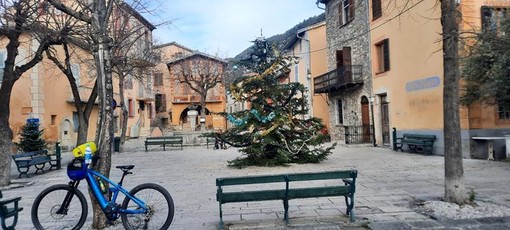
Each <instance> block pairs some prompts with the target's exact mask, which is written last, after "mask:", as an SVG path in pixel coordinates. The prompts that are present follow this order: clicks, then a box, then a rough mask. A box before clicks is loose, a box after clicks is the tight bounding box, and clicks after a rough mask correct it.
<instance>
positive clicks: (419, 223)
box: [408, 220, 441, 229]
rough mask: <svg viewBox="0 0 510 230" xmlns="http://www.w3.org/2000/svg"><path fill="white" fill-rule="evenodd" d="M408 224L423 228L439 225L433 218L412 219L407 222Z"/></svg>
mask: <svg viewBox="0 0 510 230" xmlns="http://www.w3.org/2000/svg"><path fill="white" fill-rule="evenodd" d="M408 224H409V225H411V226H412V227H415V228H425V229H431V228H435V227H441V225H440V224H439V223H437V222H436V221H433V220H424V221H412V222H408Z"/></svg>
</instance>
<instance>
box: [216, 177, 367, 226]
mask: <svg viewBox="0 0 510 230" xmlns="http://www.w3.org/2000/svg"><path fill="white" fill-rule="evenodd" d="M357 175H358V172H357V171H356V170H345V171H330V172H319V173H296V174H282V175H265V176H246V177H227V178H217V179H216V186H217V193H216V200H217V201H218V202H219V206H220V224H219V227H220V229H223V211H222V204H225V203H234V202H251V201H266V200H282V201H283V208H284V210H285V215H284V219H285V223H286V224H288V222H289V214H288V211H289V200H291V199H301V198H313V197H330V196H343V197H345V203H346V206H347V211H346V214H347V215H348V216H349V217H350V219H351V221H354V211H353V207H354V192H355V191H356V185H355V184H356V177H357ZM314 180H337V181H335V182H332V185H328V186H326V185H324V183H321V185H317V184H313V185H312V186H305V187H303V185H307V184H305V183H298V182H300V181H314ZM269 183H273V184H272V185H273V188H271V189H262V188H264V187H267V186H263V185H262V184H269ZM333 183H334V184H333ZM243 185H244V186H243ZM248 185H255V186H252V187H250V188H248V189H247V188H246V187H248ZM275 185H276V186H278V187H277V188H274V186H275ZM296 185H298V186H296ZM226 186H229V190H230V189H231V188H230V187H234V186H236V187H234V188H235V189H236V190H235V191H227V192H226V191H224V188H225V187H226ZM241 186H242V187H241ZM253 187H256V189H253Z"/></svg>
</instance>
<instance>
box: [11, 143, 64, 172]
mask: <svg viewBox="0 0 510 230" xmlns="http://www.w3.org/2000/svg"><path fill="white" fill-rule="evenodd" d="M11 156H12V159H13V160H14V163H15V164H16V167H17V168H18V172H19V176H18V177H21V175H23V174H25V176H26V177H27V178H28V171H29V170H30V166H34V167H35V168H36V171H35V173H36V174H37V173H38V172H39V171H41V172H42V173H44V166H46V163H49V164H50V166H51V167H50V170H51V169H53V168H56V169H59V168H60V161H61V155H60V151H57V153H56V154H55V155H49V154H48V150H46V149H43V150H39V151H33V152H27V153H19V154H14V155H11ZM53 157H55V158H53Z"/></svg>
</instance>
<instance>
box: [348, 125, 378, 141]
mask: <svg viewBox="0 0 510 230" xmlns="http://www.w3.org/2000/svg"><path fill="white" fill-rule="evenodd" d="M344 129H345V143H346V144H364V143H372V137H373V135H372V130H373V129H372V125H356V126H344Z"/></svg>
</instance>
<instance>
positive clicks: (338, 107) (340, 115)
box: [336, 99, 344, 124]
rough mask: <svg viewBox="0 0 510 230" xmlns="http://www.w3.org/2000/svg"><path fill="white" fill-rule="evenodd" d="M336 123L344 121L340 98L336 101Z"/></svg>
mask: <svg viewBox="0 0 510 230" xmlns="http://www.w3.org/2000/svg"><path fill="white" fill-rule="evenodd" d="M336 117H337V120H336V123H337V124H343V123H344V112H343V105H342V100H341V99H339V100H337V101H336Z"/></svg>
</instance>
